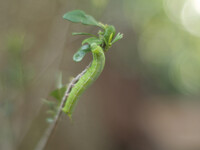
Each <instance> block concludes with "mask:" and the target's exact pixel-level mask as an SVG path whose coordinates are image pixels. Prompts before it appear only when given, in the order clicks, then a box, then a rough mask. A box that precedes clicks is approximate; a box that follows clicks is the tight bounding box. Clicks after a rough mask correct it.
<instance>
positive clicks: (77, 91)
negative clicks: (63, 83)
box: [63, 44, 105, 117]
mask: <svg viewBox="0 0 200 150" xmlns="http://www.w3.org/2000/svg"><path fill="white" fill-rule="evenodd" d="M91 51H92V55H93V61H92V64H91V66H90V67H89V68H88V69H87V72H86V73H85V74H84V75H83V76H81V77H80V79H79V80H78V82H77V83H76V84H75V85H74V86H73V88H72V89H71V91H70V93H69V95H68V98H67V102H66V103H65V106H64V108H63V112H65V113H66V114H68V116H69V117H71V114H72V112H73V110H74V107H75V105H76V103H77V99H78V98H79V97H80V95H81V94H82V93H83V92H84V91H85V90H86V89H87V88H88V87H89V86H90V85H91V84H92V83H93V82H94V81H95V80H96V79H97V78H98V77H99V75H100V74H101V72H102V71H103V68H104V64H105V55H104V52H103V49H102V48H101V47H100V46H97V45H96V44H94V45H92V48H91Z"/></svg>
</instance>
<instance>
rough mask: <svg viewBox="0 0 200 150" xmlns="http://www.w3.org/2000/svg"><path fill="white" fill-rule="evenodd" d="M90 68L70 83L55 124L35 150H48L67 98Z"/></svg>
mask: <svg viewBox="0 0 200 150" xmlns="http://www.w3.org/2000/svg"><path fill="white" fill-rule="evenodd" d="M89 67H90V64H89V65H88V66H87V67H86V68H85V69H84V70H83V71H82V72H81V73H80V74H78V75H77V76H76V77H75V78H74V79H73V80H72V81H71V82H70V83H69V86H68V88H67V90H66V92H65V94H64V96H63V98H62V101H61V104H60V106H59V109H58V112H57V114H56V116H55V118H54V121H53V123H51V124H50V125H49V127H48V128H47V130H46V131H45V133H44V135H43V137H42V139H41V140H40V141H39V143H38V145H37V147H36V148H35V150H44V149H45V148H46V146H47V145H48V142H49V140H50V138H51V137H52V135H53V133H54V131H55V129H56V127H57V125H58V122H59V119H60V117H61V114H62V108H63V107H64V105H65V102H66V101H67V97H68V95H69V93H70V91H71V89H72V88H73V86H74V84H75V83H76V82H77V81H78V80H79V79H80V78H81V77H82V76H83V75H84V73H85V72H86V71H87V69H88V68H89Z"/></svg>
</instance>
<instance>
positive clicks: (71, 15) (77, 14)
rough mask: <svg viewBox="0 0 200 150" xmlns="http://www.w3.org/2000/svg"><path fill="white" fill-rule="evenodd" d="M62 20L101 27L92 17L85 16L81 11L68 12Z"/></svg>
mask: <svg viewBox="0 0 200 150" xmlns="http://www.w3.org/2000/svg"><path fill="white" fill-rule="evenodd" d="M63 18H64V19H67V20H69V21H71V22H75V23H82V24H85V25H94V26H99V27H101V25H100V24H99V23H98V22H97V21H96V20H95V19H94V18H93V17H92V16H90V15H87V14H86V13H85V12H84V11H82V10H73V11H70V12H68V13H66V14H64V16H63Z"/></svg>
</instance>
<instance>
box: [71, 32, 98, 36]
mask: <svg viewBox="0 0 200 150" xmlns="http://www.w3.org/2000/svg"><path fill="white" fill-rule="evenodd" d="M72 35H90V36H94V37H96V35H94V34H90V33H85V32H73V33H72Z"/></svg>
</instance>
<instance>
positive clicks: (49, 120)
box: [46, 118, 54, 123]
mask: <svg viewBox="0 0 200 150" xmlns="http://www.w3.org/2000/svg"><path fill="white" fill-rule="evenodd" d="M46 121H47V122H48V123H52V122H53V121H54V119H53V118H47V119H46Z"/></svg>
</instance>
